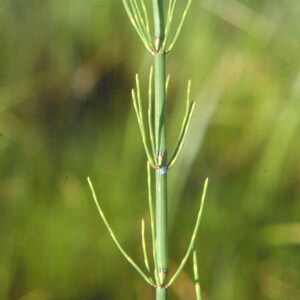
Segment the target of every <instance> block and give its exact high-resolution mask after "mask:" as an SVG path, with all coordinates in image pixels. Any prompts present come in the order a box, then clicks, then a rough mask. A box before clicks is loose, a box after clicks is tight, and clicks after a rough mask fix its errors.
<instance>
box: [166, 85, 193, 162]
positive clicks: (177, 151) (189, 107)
mask: <svg viewBox="0 0 300 300" xmlns="http://www.w3.org/2000/svg"><path fill="white" fill-rule="evenodd" d="M190 90H191V81H189V83H188V89H187V101H186V111H185V115H184V118H183V122H182V127H181V131H180V134H179V138H178V142H177V144H176V147H175V150H174V152H173V154H172V156H171V158H170V160H169V163H168V167H169V168H171V167H172V166H173V165H174V163H175V162H176V160H177V157H178V156H179V154H180V152H181V150H182V147H183V145H184V141H185V137H186V134H187V131H188V128H189V125H190V122H191V119H192V116H193V113H194V109H195V102H194V101H192V102H190Z"/></svg>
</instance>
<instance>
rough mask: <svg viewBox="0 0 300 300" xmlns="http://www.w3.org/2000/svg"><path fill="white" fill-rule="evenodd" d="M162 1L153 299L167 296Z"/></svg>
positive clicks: (159, 0) (157, 10)
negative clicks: (155, 286)
mask: <svg viewBox="0 0 300 300" xmlns="http://www.w3.org/2000/svg"><path fill="white" fill-rule="evenodd" d="M163 2H164V1H163V0H153V11H154V26H155V47H156V53H155V73H154V77H155V144H156V155H157V161H158V164H159V168H158V169H157V170H156V251H157V268H158V275H159V280H160V285H159V286H157V289H156V300H166V299H167V287H166V284H167V281H168V269H169V266H168V198H167V141H166V133H167V132H166V54H165V52H164V51H163V49H162V48H161V47H162V44H163V41H164V38H165V24H164V7H163Z"/></svg>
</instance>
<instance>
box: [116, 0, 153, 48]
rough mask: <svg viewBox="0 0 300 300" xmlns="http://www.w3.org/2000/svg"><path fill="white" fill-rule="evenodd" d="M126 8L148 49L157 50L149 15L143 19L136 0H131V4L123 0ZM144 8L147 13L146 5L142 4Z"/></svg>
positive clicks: (145, 13)
mask: <svg viewBox="0 0 300 300" xmlns="http://www.w3.org/2000/svg"><path fill="white" fill-rule="evenodd" d="M122 1H123V4H124V7H125V10H126V12H127V15H128V17H129V19H130V22H131V23H132V25H133V27H134V29H135V30H136V32H137V33H138V35H139V37H140V39H141V40H142V42H143V44H144V46H145V47H146V49H147V50H148V51H149V52H150V53H153V52H155V49H154V46H153V42H152V39H151V34H150V31H149V25H147V24H148V23H149V22H148V17H145V20H144V19H143V17H142V15H141V13H140V10H139V7H138V5H137V3H136V0H129V3H130V5H129V4H128V1H127V0H122ZM142 9H143V11H144V15H147V11H146V7H145V5H143V4H142Z"/></svg>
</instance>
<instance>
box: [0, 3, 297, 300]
mask: <svg viewBox="0 0 300 300" xmlns="http://www.w3.org/2000/svg"><path fill="white" fill-rule="evenodd" d="M177 6H178V7H177V8H176V10H178V11H182V10H183V9H184V7H185V6H184V3H181V1H178V3H177ZM299 14H300V5H299V3H298V1H289V2H286V3H284V2H282V1H269V0H265V1H255V2H254V1H233V0H230V1H228V0H226V1H222V3H221V2H220V1H206V0H205V1H198V0H194V2H193V4H192V6H191V9H190V11H189V14H188V18H187V20H186V23H185V26H183V28H182V34H181V35H180V36H179V38H178V40H177V42H176V51H174V52H171V53H170V54H169V56H168V59H169V60H170V64H169V65H170V69H169V70H168V73H170V74H172V77H171V79H170V83H169V87H168V96H169V99H170V101H169V104H170V108H169V116H170V117H169V125H168V128H169V130H170V134H169V140H170V145H174V144H176V140H177V134H178V130H180V122H179V121H178V120H181V116H182V115H184V103H183V99H185V97H186V96H185V94H184V93H185V92H184V91H185V82H186V81H187V80H188V79H189V78H193V89H192V93H191V99H194V100H196V101H197V106H196V107H195V110H194V116H193V119H192V122H191V123H190V127H191V129H190V131H189V132H188V134H187V136H186V142H185V146H184V147H183V149H182V152H181V156H180V157H179V158H178V160H177V165H175V166H174V172H172V173H171V175H170V179H169V181H170V194H169V197H170V201H171V202H172V210H171V212H170V226H171V228H170V230H171V233H172V234H171V236H172V239H171V240H170V244H171V245H176V248H173V249H172V246H171V247H170V251H171V253H170V256H171V257H172V258H174V261H171V262H170V266H171V272H172V271H174V270H176V269H177V267H178V261H180V259H181V258H182V255H183V254H184V252H185V251H186V245H187V243H188V238H189V237H188V235H187V234H186V232H188V230H190V232H192V228H193V223H194V220H195V218H196V211H197V208H198V205H199V204H198V200H199V195H200V194H201V192H202V185H201V182H202V181H203V179H204V177H206V176H209V178H210V188H209V201H207V203H206V209H205V214H204V215H203V220H202V223H201V226H202V227H201V228H200V233H201V234H200V239H199V240H198V242H197V249H198V263H199V275H200V281H201V290H202V291H203V293H204V295H203V298H204V299H205V297H206V298H207V297H208V298H209V299H214V300H218V299H220V300H227V299H228V300H232V299H245V300H247V299H249V300H252V299H253V298H255V299H275V300H277V299H278V300H281V299H285V298H286V299H298V298H300V292H299V287H298V286H299V278H300V258H299V232H300V230H299V218H300V202H299V195H300V192H299V174H300V166H299V150H300V149H299V148H300V142H299V141H300V139H299V122H300V121H299V120H300V118H299V99H300V91H299V67H298V66H299V63H300V56H299V53H300V51H299V50H300V49H299V45H300V41H299V37H300V28H299V22H298V19H299ZM0 16H1V24H0V36H1V47H0V61H1V69H0V80H1V85H0V86H1V89H0V103H1V111H0V125H1V126H0V129H1V130H0V147H1V152H0V155H1V161H0V162H1V168H0V176H1V180H0V185H1V188H0V208H1V209H0V245H1V247H0V282H1V288H0V299H20V298H22V299H105V298H106V299H107V298H109V299H145V300H147V299H152V298H153V294H152V289H151V287H150V286H149V288H148V287H146V288H145V284H144V282H142V281H141V280H140V281H137V280H136V274H135V272H134V271H133V270H131V268H130V267H129V266H128V265H127V263H126V262H125V261H124V260H123V258H122V257H121V255H119V254H118V252H117V251H118V250H117V249H115V247H114V245H113V242H112V241H111V240H110V235H109V234H108V233H107V232H106V231H105V228H104V226H102V223H101V220H99V217H98V215H97V214H96V213H95V207H94V205H93V203H92V202H91V200H90V191H89V189H88V187H87V184H86V177H87V176H88V175H89V176H91V178H94V182H93V183H94V185H95V189H96V190H97V191H99V193H101V199H103V201H102V204H103V209H104V210H105V212H106V213H107V214H108V215H110V216H112V215H113V218H112V219H111V221H112V224H111V225H112V227H113V228H114V230H115V232H116V234H117V236H118V238H119V239H120V242H122V245H124V247H125V248H126V250H128V253H129V254H130V255H131V256H134V257H138V261H139V262H140V263H143V252H142V250H141V247H139V245H140V233H139V232H140V223H139V222H140V218H141V216H142V217H143V218H144V219H145V222H149V219H148V214H147V210H148V205H147V194H146V192H145V188H146V187H147V186H146V182H147V179H146V174H145V170H144V164H143V162H144V161H145V154H144V149H143V145H142V144H141V142H140V133H139V131H138V129H137V126H136V116H135V113H134V111H133V109H132V102H131V99H130V89H131V87H132V86H134V84H135V83H134V80H132V74H135V73H136V72H137V70H138V69H139V68H140V69H141V70H145V69H147V70H149V68H145V66H147V67H148V66H149V65H150V58H149V57H148V56H144V57H143V56H142V54H143V53H144V52H143V51H144V50H143V48H142V46H143V45H142V44H141V43H140V42H138V41H137V38H136V34H135V32H134V31H133V30H132V28H130V26H128V19H127V15H126V13H124V11H123V9H121V4H120V1H98V0H97V1H96V0H91V1H88V3H87V2H82V1H78V0H72V1H70V0H60V1H57V0H51V1H50V0H45V1H35V0H27V1H17V0H10V1H4V2H3V3H2V4H1V8H0ZM174 22H176V23H177V24H179V22H180V20H179V16H178V15H176V13H175V14H174ZM172 36H174V35H172ZM139 73H140V74H141V75H140V76H141V77H142V76H143V78H147V77H146V76H147V75H148V74H146V73H145V74H142V73H143V72H142V71H139ZM147 73H148V72H147ZM143 90H147V89H143ZM126 95H128V96H126ZM145 99H146V98H145ZM133 162H134V163H133ZM96 179H97V181H96ZM133 190H134V191H135V193H132V191H133ZM185 211H193V212H194V213H193V215H192V216H190V215H186V214H185V213H183V212H185ZM179 219H180V222H179V221H178V220H179ZM148 224H149V223H148ZM128 228H130V230H129V231H128ZM131 229H132V230H131ZM145 236H146V242H147V244H148V245H150V244H151V241H147V236H149V232H147V228H146V232H145ZM137 249H140V250H137ZM150 268H151V264H150ZM187 269H190V270H192V268H187ZM193 276H194V275H193V272H192V271H190V272H188V271H187V273H185V272H184V273H183V275H182V276H179V277H178V279H177V280H178V281H176V282H175V283H174V285H172V287H171V288H170V299H192V298H191V297H193V296H191V297H189V295H194V293H195V291H194V286H193ZM177 282H178V284H177ZM116 286H118V288H116ZM128 286H130V288H128ZM183 286H184V291H183V289H182V287H183Z"/></svg>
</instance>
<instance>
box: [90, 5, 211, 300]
mask: <svg viewBox="0 0 300 300" xmlns="http://www.w3.org/2000/svg"><path fill="white" fill-rule="evenodd" d="M122 1H123V4H124V7H125V10H126V12H127V14H128V16H129V19H130V21H131V23H132V25H133V27H134V29H135V30H136V32H137V34H138V35H139V37H140V39H141V41H142V42H143V44H144V46H145V48H146V49H147V50H148V52H149V53H150V54H151V55H152V56H153V57H154V69H153V67H151V68H150V74H149V86H148V111H147V119H148V120H147V124H146V122H145V117H144V115H143V101H142V96H141V91H140V81H139V76H138V74H137V75H136V77H135V85H136V86H135V89H132V92H131V96H132V100H133V106H134V109H135V113H136V117H137V121H138V125H139V128H140V132H141V136H142V141H143V145H144V148H145V152H146V156H147V160H148V162H147V174H148V200H149V201H148V204H149V212H150V228H151V239H152V256H153V265H154V270H153V271H151V269H150V265H149V259H148V253H147V246H146V239H145V222H144V220H142V226H141V227H142V249H143V255H144V264H145V269H146V270H145V271H143V270H142V268H141V267H139V266H138V264H137V263H136V262H134V260H133V259H132V258H131V257H130V256H129V255H128V254H127V253H126V251H125V250H124V249H123V247H122V246H121V245H120V243H119V242H118V240H117V238H116V236H115V234H114V232H113V231H112V229H111V227H110V225H109V223H108V221H107V219H106V217H105V215H104V213H103V211H102V209H101V207H100V205H99V202H98V200H97V196H96V193H95V191H94V187H93V185H92V182H91V180H90V178H88V182H89V185H90V188H91V191H92V194H93V198H94V201H95V203H96V206H97V208H98V211H99V214H100V216H101V218H102V220H103V222H104V224H105V226H106V227H107V229H108V231H109V233H110V235H111V237H112V239H113V241H114V242H115V244H116V245H117V247H118V248H119V250H120V251H121V253H122V254H123V255H124V257H125V258H126V259H127V261H128V262H129V263H130V264H131V265H132V266H133V267H134V268H135V269H136V271H137V272H138V273H139V274H140V275H141V276H142V277H143V278H144V279H145V281H146V282H148V283H149V284H150V285H152V286H153V287H154V288H155V289H156V300H166V299H167V297H168V288H169V287H170V286H171V285H172V284H173V282H174V281H175V279H176V278H177V277H178V275H179V274H180V272H181V271H182V270H183V268H184V266H185V264H186V262H187V260H188V258H189V256H190V254H191V252H192V251H193V262H194V279H195V291H196V298H197V300H200V299H201V294H200V284H199V276H198V263H197V253H196V250H195V248H194V246H195V239H196V236H197V233H198V229H199V225H200V220H201V215H202V211H203V205H204V199H205V195H206V190H207V184H208V179H206V181H205V184H204V188H203V193H202V198H201V203H200V209H199V212H198V216H197V219H196V224H195V227H194V231H193V234H192V237H191V240H190V243H189V245H188V248H187V252H186V254H185V256H184V257H183V259H182V261H181V263H180V265H179V267H178V269H177V271H176V272H175V273H174V275H173V276H171V277H170V278H169V274H168V270H169V266H168V197H167V194H168V188H167V174H168V171H169V169H170V168H171V167H172V166H173V165H174V164H175V162H176V160H177V158H178V156H179V154H180V152H181V149H182V147H183V144H184V140H185V137H186V134H187V131H188V128H189V124H190V121H191V118H192V115H193V111H194V107H195V102H194V101H190V89H191V82H190V81H189V82H188V88H187V100H186V112H185V115H184V118H183V122H182V126H181V131H180V133H179V137H178V142H177V144H176V146H175V149H174V152H173V153H172V155H171V156H170V158H168V156H167V151H168V147H167V115H166V105H167V89H168V84H169V77H167V76H166V55H167V54H168V53H169V52H170V51H171V50H172V49H173V47H174V44H175V42H176V40H177V38H178V36H179V33H180V31H181V29H182V26H183V23H184V20H185V18H186V15H187V12H188V10H189V8H190V5H191V2H192V1H191V0H187V3H186V6H185V9H184V11H183V13H182V15H181V19H180V21H179V24H178V25H177V28H176V29H175V30H171V28H172V25H173V19H174V11H175V8H176V4H177V0H168V5H167V8H166V9H165V8H164V4H165V3H166V2H167V1H164V0H152V5H153V6H152V10H153V18H154V20H153V27H154V30H153V32H152V31H151V30H150V22H149V12H148V11H149V8H148V6H147V5H146V4H145V0H122ZM149 2H150V1H149ZM151 24H152V23H151ZM171 32H174V33H173V34H172V33H171ZM153 77H154V80H153ZM153 81H154V97H153V95H152V90H153ZM153 98H154V103H153ZM153 111H154V117H153ZM153 118H154V122H152V119H153ZM153 123H154V124H153ZM151 169H153V170H154V172H155V209H154V205H153V200H152V199H153V198H152V180H151V178H152V176H151Z"/></svg>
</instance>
